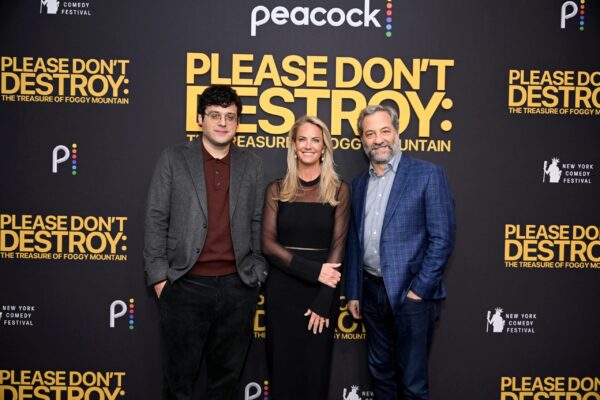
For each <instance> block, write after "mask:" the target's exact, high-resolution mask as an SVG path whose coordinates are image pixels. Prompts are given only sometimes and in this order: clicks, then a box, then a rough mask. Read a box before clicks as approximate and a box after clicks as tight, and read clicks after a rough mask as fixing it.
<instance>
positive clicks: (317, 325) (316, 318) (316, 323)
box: [304, 264, 339, 335]
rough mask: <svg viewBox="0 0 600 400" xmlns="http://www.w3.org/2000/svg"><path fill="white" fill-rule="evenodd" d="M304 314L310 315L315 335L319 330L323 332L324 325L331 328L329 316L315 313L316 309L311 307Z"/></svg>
mask: <svg viewBox="0 0 600 400" xmlns="http://www.w3.org/2000/svg"><path fill="white" fill-rule="evenodd" d="M338 265H339V264H338ZM304 316H305V317H308V316H310V318H309V320H308V330H309V331H311V330H312V331H313V333H314V334H315V335H316V334H317V332H318V333H321V332H323V327H325V328H329V318H324V317H321V316H320V315H319V314H317V313H315V312H314V311H311V310H310V308H309V309H308V310H306V312H305V313H304Z"/></svg>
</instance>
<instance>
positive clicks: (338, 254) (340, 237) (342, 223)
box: [310, 182, 350, 317]
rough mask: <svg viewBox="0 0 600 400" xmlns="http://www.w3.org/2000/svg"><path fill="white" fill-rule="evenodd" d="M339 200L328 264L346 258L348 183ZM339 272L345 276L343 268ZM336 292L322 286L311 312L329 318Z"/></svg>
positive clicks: (348, 212)
mask: <svg viewBox="0 0 600 400" xmlns="http://www.w3.org/2000/svg"><path fill="white" fill-rule="evenodd" d="M337 199H338V201H339V203H338V205H337V206H336V208H335V221H334V226H333V234H332V237H331V247H330V248H329V249H330V250H329V256H328V257H327V262H329V263H341V262H342V261H343V258H344V253H345V248H346V237H347V235H348V224H349V221H350V188H349V187H348V184H346V182H342V184H341V186H340V189H339V192H338V198H337ZM342 267H343V265H342ZM339 271H340V272H342V274H343V271H342V268H341V267H340V269H339ZM340 283H341V281H340ZM335 291H336V290H335V289H334V288H332V287H329V286H327V285H323V284H321V287H320V288H319V292H318V293H317V296H316V297H315V298H314V300H313V301H312V303H311V305H310V309H311V311H314V312H315V313H317V314H318V315H320V316H323V317H325V316H328V315H329V310H330V309H331V303H332V301H333V300H334V295H335Z"/></svg>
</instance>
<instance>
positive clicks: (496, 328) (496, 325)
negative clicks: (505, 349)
mask: <svg viewBox="0 0 600 400" xmlns="http://www.w3.org/2000/svg"><path fill="white" fill-rule="evenodd" d="M503 311H504V310H503V309H501V308H500V307H496V312H495V313H494V315H493V316H492V318H490V314H491V312H490V311H488V312H487V324H486V326H485V331H486V332H488V330H489V327H490V325H492V328H493V330H492V332H494V333H502V331H503V330H504V324H505V321H504V318H502V315H501V314H502V312H503Z"/></svg>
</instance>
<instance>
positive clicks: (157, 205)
mask: <svg viewBox="0 0 600 400" xmlns="http://www.w3.org/2000/svg"><path fill="white" fill-rule="evenodd" d="M230 151H231V166H230V168H231V171H230V182H229V222H230V226H231V236H232V237H231V239H232V241H233V250H234V253H235V261H236V265H237V272H238V274H239V276H240V278H241V280H242V281H243V282H244V283H245V284H246V285H248V286H251V287H255V286H257V285H258V282H259V281H260V282H264V281H265V279H266V277H267V263H266V261H265V258H264V257H263V256H262V254H261V249H260V233H261V221H262V209H263V201H264V182H263V169H262V162H261V159H260V158H259V157H258V156H256V155H255V154H253V153H251V152H249V151H246V150H244V149H238V148H237V147H235V146H234V145H233V144H232V145H231V148H230ZM207 213H208V211H207V200H206V187H205V182H204V162H203V158H202V150H201V148H200V143H199V139H195V140H193V141H191V142H188V143H185V144H179V145H175V146H173V147H169V148H167V149H166V150H165V151H163V153H162V154H161V156H160V158H159V160H158V164H157V165H156V169H155V171H154V176H153V177H152V181H151V183H150V190H149V193H148V201H147V205H146V219H145V229H144V269H145V270H146V275H147V282H148V284H149V285H153V284H155V283H157V282H160V281H163V280H165V279H168V280H169V281H170V282H173V281H175V280H177V279H179V278H180V277H182V276H183V275H185V274H186V273H187V272H188V271H189V270H190V269H191V268H192V267H193V266H194V264H195V262H196V260H197V259H198V256H199V255H200V252H201V250H202V247H203V246H204V241H205V239H206V233H207V229H208V226H207V224H208V214H207Z"/></svg>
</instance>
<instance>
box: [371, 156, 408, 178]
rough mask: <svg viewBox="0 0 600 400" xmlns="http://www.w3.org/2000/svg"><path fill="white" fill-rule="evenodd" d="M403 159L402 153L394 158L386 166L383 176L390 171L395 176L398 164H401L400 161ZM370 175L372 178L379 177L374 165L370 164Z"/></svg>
mask: <svg viewBox="0 0 600 400" xmlns="http://www.w3.org/2000/svg"><path fill="white" fill-rule="evenodd" d="M401 158H402V151H399V152H398V153H396V154H395V155H394V157H392V159H391V160H390V161H388V163H387V164H386V166H385V169H384V172H383V174H384V175H385V174H387V173H388V172H389V171H392V172H393V173H394V174H395V173H396V171H398V164H400V159H401ZM369 175H370V176H371V177H375V176H377V174H376V173H375V168H373V164H371V163H369Z"/></svg>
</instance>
